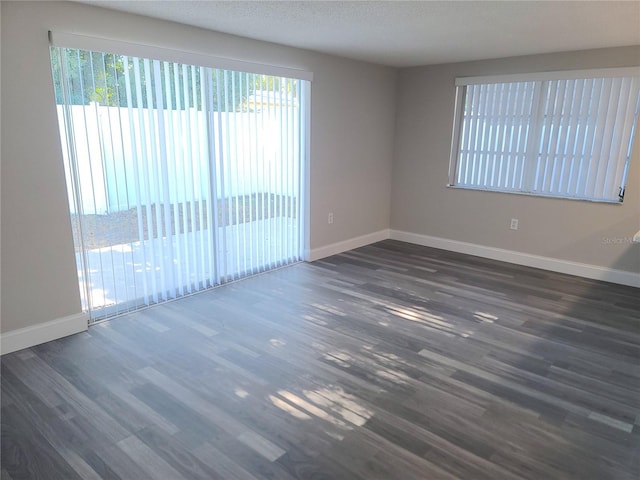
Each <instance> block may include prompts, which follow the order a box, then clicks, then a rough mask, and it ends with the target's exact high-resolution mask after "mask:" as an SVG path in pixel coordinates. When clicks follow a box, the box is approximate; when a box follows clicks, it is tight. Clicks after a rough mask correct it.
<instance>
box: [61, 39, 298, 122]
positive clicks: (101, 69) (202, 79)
mask: <svg viewBox="0 0 640 480" xmlns="http://www.w3.org/2000/svg"><path fill="white" fill-rule="evenodd" d="M51 66H52V70H53V81H54V88H55V96H56V103H57V104H64V103H65V101H64V92H65V91H66V92H67V95H68V97H69V101H68V103H69V104H71V105H88V104H89V103H90V102H97V103H98V104H100V105H103V106H113V107H118V106H119V107H128V106H129V100H130V103H131V106H132V107H140V106H142V107H143V108H148V107H149V106H150V105H151V106H152V107H153V108H159V107H162V108H165V109H169V108H171V109H174V110H183V109H186V108H197V109H198V110H204V109H209V110H210V111H211V110H212V111H218V110H220V111H242V110H246V109H247V108H248V107H247V99H248V98H249V97H250V96H251V95H252V94H253V93H254V92H255V91H259V90H270V91H276V92H279V91H283V92H286V93H285V94H290V95H292V96H295V95H296V88H295V87H296V82H295V81H293V80H288V79H285V78H280V77H274V76H269V75H259V74H252V73H243V72H235V71H229V70H218V69H211V68H205V67H195V66H185V65H180V64H175V63H170V62H158V63H157V64H154V61H152V60H144V59H137V58H133V57H126V56H123V55H115V54H110V53H99V52H89V51H85V50H75V49H65V48H52V49H51ZM137 79H139V82H137ZM158 82H159V83H158ZM202 83H204V84H205V85H204V88H205V89H211V91H212V96H211V98H212V102H211V104H210V105H207V106H203V105H202V102H203V96H202V89H203V85H202ZM127 84H128V85H129V88H127ZM136 85H138V88H136ZM176 90H177V91H176ZM129 97H130V99H129ZM205 98H207V96H206V95H205Z"/></svg>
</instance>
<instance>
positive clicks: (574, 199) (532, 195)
mask: <svg viewBox="0 0 640 480" xmlns="http://www.w3.org/2000/svg"><path fill="white" fill-rule="evenodd" d="M447 188H451V189H453V190H468V191H472V192H489V193H504V194H508V195H522V196H525V197H534V198H546V199H550V200H571V201H573V202H587V203H602V204H605V205H622V204H623V202H619V201H617V200H599V199H588V198H576V197H556V196H554V195H541V194H539V193H529V192H512V191H506V190H490V189H488V188H474V187H461V186H459V185H450V184H447Z"/></svg>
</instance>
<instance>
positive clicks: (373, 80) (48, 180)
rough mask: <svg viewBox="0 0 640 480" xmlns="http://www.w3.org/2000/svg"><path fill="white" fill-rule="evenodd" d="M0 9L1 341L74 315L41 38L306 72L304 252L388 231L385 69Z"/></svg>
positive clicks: (132, 24) (64, 14) (101, 18)
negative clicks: (85, 38)
mask: <svg viewBox="0 0 640 480" xmlns="http://www.w3.org/2000/svg"><path fill="white" fill-rule="evenodd" d="M1 8H2V20H1V21H2V27H1V35H2V65H1V70H2V73H1V75H2V78H1V85H2V92H1V103H2V119H1V123H2V150H1V156H2V180H1V182H2V184H1V192H2V198H1V201H0V204H1V208H2V225H1V228H2V238H1V245H2V258H1V263H2V287H3V289H2V307H1V315H2V317H1V318H2V326H1V331H2V332H7V331H11V330H14V329H18V328H23V327H28V326H32V325H37V324H39V323H42V322H45V321H48V320H54V319H57V318H60V317H65V316H67V315H72V314H74V313H78V312H80V297H79V292H78V280H77V274H76V267H75V260H74V253H73V242H72V238H71V227H70V222H69V212H68V208H67V200H66V186H65V181H64V173H63V168H62V157H61V152H60V146H59V139H58V132H57V119H56V112H55V105H54V100H53V86H52V80H51V71H50V64H49V44H48V37H47V32H48V31H49V30H58V31H62V32H72V33H79V34H88V35H93V36H103V37H107V38H114V39H117V40H122V41H131V42H137V43H145V44H150V45H157V46H165V47H169V48H174V49H178V50H187V51H195V52H198V53H205V54H210V55H214V56H222V57H228V58H235V59H240V60H246V61H255V62H260V63H271V64H275V65H282V66H287V67H293V68H302V69H306V70H310V71H312V72H313V73H314V82H313V87H312V113H311V188H310V195H311V218H310V228H311V234H310V237H311V238H310V241H311V248H312V249H315V248H319V247H322V246H325V245H328V244H331V243H334V242H339V241H342V240H347V239H350V238H353V237H357V236H360V235H365V234H368V233H372V232H375V231H379V230H384V229H387V228H389V209H390V203H391V202H390V192H391V168H392V158H393V134H394V119H395V82H396V71H395V70H394V69H390V68H385V67H380V66H376V65H371V64H366V63H360V62H354V61H350V60H345V59H341V58H337V57H331V56H328V55H322V54H318V53H313V52H308V51H304V50H300V49H295V48H287V47H282V46H277V45H273V44H268V43H264V42H258V41H253V40H248V39H243V38H240V37H234V36H230V35H224V34H219V33H213V32H210V31H206V30H202V29H197V28H192V27H188V26H184V25H179V24H175V23H170V22H164V21H159V20H154V19H150V18H145V17H139V16H135V15H129V14H124V13H118V12H113V11H108V10H103V9H99V8H94V7H91V6H87V5H79V4H73V3H57V2H56V3H53V2H42V3H38V2H15V3H14V2H4V1H3V2H2V7H1ZM329 211H331V212H334V214H335V223H334V224H333V225H328V224H327V213H328V212H329Z"/></svg>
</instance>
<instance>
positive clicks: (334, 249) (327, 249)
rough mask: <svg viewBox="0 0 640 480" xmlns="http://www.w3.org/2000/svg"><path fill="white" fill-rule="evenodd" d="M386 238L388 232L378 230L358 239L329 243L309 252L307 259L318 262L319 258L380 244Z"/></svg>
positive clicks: (386, 230)
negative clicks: (376, 243)
mask: <svg viewBox="0 0 640 480" xmlns="http://www.w3.org/2000/svg"><path fill="white" fill-rule="evenodd" d="M388 238H389V230H388V229H385V230H380V231H377V232H373V233H368V234H366V235H362V236H360V237H355V238H350V239H348V240H343V241H342V242H336V243H331V244H329V245H325V246H324V247H320V248H314V249H312V250H311V251H310V252H309V256H308V257H307V258H308V259H309V261H311V262H313V261H314V260H320V259H321V258H324V257H329V256H331V255H336V254H338V253H342V252H346V251H348V250H353V249H354V248H360V247H364V246H365V245H369V244H371V243H375V242H380V241H381V240H386V239H388Z"/></svg>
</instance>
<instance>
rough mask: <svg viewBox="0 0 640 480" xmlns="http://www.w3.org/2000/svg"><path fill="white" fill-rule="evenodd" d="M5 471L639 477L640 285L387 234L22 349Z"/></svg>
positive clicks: (7, 365) (68, 475)
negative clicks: (528, 265)
mask: <svg viewBox="0 0 640 480" xmlns="http://www.w3.org/2000/svg"><path fill="white" fill-rule="evenodd" d="M1 362H2V462H1V467H2V468H1V479H2V480H5V479H13V480H17V479H32V478H33V479H36V478H42V479H48V480H53V479H64V480H72V479H99V478H103V479H123V480H128V479H135V480H143V479H155V480H158V479H159V480H164V479H166V480H180V479H188V480H190V479H218V478H219V479H225V480H227V479H242V480H255V479H265V478H270V479H283V480H287V479H294V478H302V479H366V480H372V479H402V480H411V479H493V480H495V479H637V478H639V476H640V290H639V289H634V288H630V287H623V286H616V285H612V284H607V283H600V282H595V281H589V280H585V279H580V278H576V277H570V276H565V275H560V274H555V273H550V272H544V271H541V270H535V269H530V268H525V267H520V266H515V265H509V264H504V263H500V262H496V261H491V260H486V259H481V258H477V257H471V256H465V255H461V254H456V253H451V252H446V251H442V250H436V249H430V248H425V247H419V246H415V245H409V244H405V243H401V242H396V241H384V242H380V243H377V244H374V245H370V246H367V247H364V248H360V249H357V250H354V251H351V252H347V253H344V254H341V255H336V256H333V257H330V258H327V259H324V260H322V261H317V262H314V263H310V264H298V265H294V266H291V267H288V268H284V269H281V270H278V271H274V272H270V273H267V274H264V275H261V276H257V277H254V278H250V279H247V280H244V281H241V282H238V283H235V284H231V285H227V286H224V287H221V288H217V289H215V290H211V291H208V292H205V293H202V294H199V295H195V296H192V297H189V298H185V299H182V300H178V301H175V302H172V303H168V304H165V305H161V306H158V307H154V308H151V309H147V310H144V311H140V312H137V313H134V314H130V315H127V316H124V317H121V318H117V319H114V320H112V321H110V322H105V323H101V324H98V325H96V326H94V327H91V328H90V329H89V331H88V332H87V333H82V334H78V335H75V336H72V337H68V338H64V339H61V340H57V341H54V342H50V343H46V344H43V345H40V346H37V347H33V348H30V349H26V350H22V351H20V352H15V353H12V354H8V355H5V356H3V357H2V359H1Z"/></svg>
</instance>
